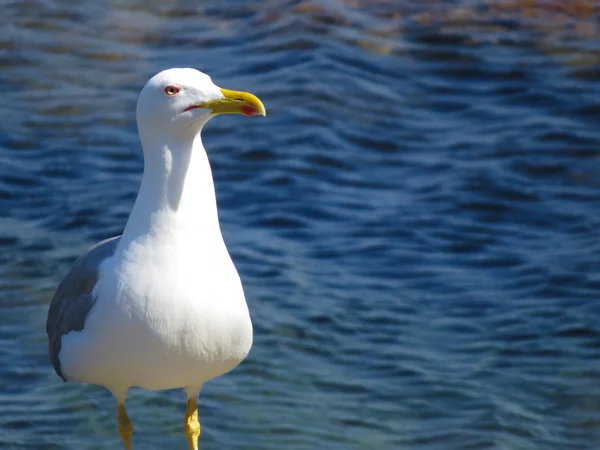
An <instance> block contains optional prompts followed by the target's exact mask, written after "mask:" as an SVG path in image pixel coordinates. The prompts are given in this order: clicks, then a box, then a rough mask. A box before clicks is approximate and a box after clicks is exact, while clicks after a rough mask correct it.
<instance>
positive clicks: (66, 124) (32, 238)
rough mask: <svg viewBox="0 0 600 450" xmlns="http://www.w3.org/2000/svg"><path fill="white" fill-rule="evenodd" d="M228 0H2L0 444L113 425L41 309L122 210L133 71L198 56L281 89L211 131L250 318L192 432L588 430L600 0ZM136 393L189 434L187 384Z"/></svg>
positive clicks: (61, 444) (599, 260) (286, 437)
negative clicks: (67, 373)
mask: <svg viewBox="0 0 600 450" xmlns="http://www.w3.org/2000/svg"><path fill="white" fill-rule="evenodd" d="M196 3H198V4H200V5H202V6H198V5H196ZM224 3H225V2H217V1H212V2H192V1H189V2H187V1H183V0H181V1H177V0H171V1H160V2H159V1H142V0H122V1H117V0H105V1H91V0H85V1H80V2H70V1H66V0H47V1H46V0H44V1H42V0H22V1H21V0H4V2H2V4H1V5H0V10H1V14H0V25H1V28H0V30H1V31H0V81H1V82H2V87H3V89H2V101H1V102H0V131H1V133H0V214H1V217H2V220H1V221H0V242H1V245H2V252H1V253H0V261H1V264H0V448H6V449H104V448H119V446H120V439H119V437H118V434H117V433H116V418H115V414H114V408H115V406H114V402H113V400H112V399H111V397H110V395H109V394H108V393H106V392H105V391H104V390H102V389H100V388H96V387H93V386H86V385H78V384H73V383H67V384H63V383H61V381H60V379H59V378H58V377H57V376H56V375H55V374H54V372H53V370H52V367H51V365H50V363H49V361H48V358H47V353H46V352H47V350H46V349H47V344H46V336H45V324H44V322H45V317H46V311H47V307H48V304H49V302H50V299H51V297H52V294H53V291H54V289H55V287H56V285H57V283H58V281H59V280H60V278H61V277H62V275H63V274H64V273H65V271H66V270H67V269H68V267H69V265H70V264H71V262H72V261H73V259H74V258H75V257H76V256H77V255H78V254H79V253H80V252H81V251H82V250H83V249H85V248H86V247H87V246H88V245H89V244H91V243H93V242H95V241H98V240H100V239H102V238H105V237H108V236H112V235H115V234H118V233H120V232H121V231H122V229H123V226H124V224H125V221H126V219H127V215H128V212H129V210H130V208H131V206H132V204H133V201H134V199H135V195H136V192H137V189H138V185H139V181H140V174H141V170H142V158H141V152H140V145H139V142H138V139H137V132H136V127H135V117H134V108H135V101H136V98H137V94H138V92H139V90H140V88H141V86H142V85H143V84H144V82H145V81H146V80H147V79H148V77H150V76H151V75H152V74H154V73H156V72H157V71H159V70H161V69H164V68H168V67H173V66H192V67H197V68H199V69H202V70H204V71H206V72H208V73H210V74H211V75H212V77H213V79H214V80H215V81H216V82H217V83H218V84H220V85H222V86H226V87H231V88H238V89H244V90H249V91H251V92H255V93H256V94H257V95H259V96H260V97H261V98H262V99H263V101H264V103H265V105H266V107H267V111H268V113H269V115H268V116H267V118H266V119H264V120H259V119H253V120H244V119H243V118H240V117H220V118H218V119H216V120H214V121H212V122H211V123H210V125H209V126H208V127H207V128H208V129H207V130H206V133H205V134H206V138H205V144H206V146H207V148H208V149H209V154H210V158H211V161H212V165H213V169H214V173H215V179H216V187H217V194H218V201H219V204H220V215H221V220H222V228H223V232H224V234H225V238H226V241H227V243H228V246H229V248H230V251H231V253H232V255H233V257H234V260H235V262H236V265H237V267H238V269H239V271H240V273H241V276H242V279H243V282H244V285H245V288H246V293H247V298H248V301H249V304H250V309H251V312H252V316H253V320H254V323H255V331H256V333H255V335H256V337H255V345H254V348H253V350H252V353H251V355H250V357H249V358H248V360H247V361H246V362H244V363H243V364H242V365H241V366H240V367H239V368H238V369H237V370H235V371H234V372H232V373H231V374H229V375H227V376H224V377H221V378H220V379H217V380H215V381H213V382H211V383H209V384H208V385H207V386H206V387H205V389H204V391H203V394H202V396H201V416H202V418H201V420H202V424H203V435H202V440H201V441H202V444H203V448H206V449H277V450H279V449H282V448H290V449H311V450H313V449H332V450H334V449H335V450H341V449H344V450H350V449H365V448H369V449H411V450H416V449H427V450H430V449H432V450H433V449H443V450H453V449H456V450H466V449H511V450H514V449H561V450H562V449H590V450H592V449H597V448H598V446H599V445H600V444H599V442H600V299H599V297H600V276H599V272H600V271H599V269H600V216H599V212H600V132H599V131H598V130H599V129H600V128H599V126H600V87H599V84H598V82H599V81H600V72H599V67H600V66H599V61H600V47H599V45H598V42H599V39H598V38H599V37H600V29H599V25H598V24H599V23H600V18H599V14H598V11H599V9H600V6H599V5H600V3H598V2H590V1H580V0H579V1H573V2H558V1H546V2H532V1H525V2H521V3H522V4H521V3H520V2H513V1H493V0H490V1H488V2H474V1H455V2H432V1H426V2H410V1H408V0H407V1H399V0H394V1H392V0H387V1H382V0H378V1H369V2H367V1H365V0H354V1H341V0H340V1H338V2H336V1H333V0H331V1H325V0H322V1H318V0H317V1H314V2H298V1H273V0H269V1H265V2H249V1H246V2H243V1H239V2H235V4H234V3H233V2H231V3H228V5H229V6H228V7H225V6H223V5H224ZM561 5H562V6H561ZM129 410H130V414H131V416H132V419H133V421H134V423H135V425H136V431H137V433H136V436H135V443H136V445H137V448H141V449H161V448H186V447H185V446H186V444H185V438H184V435H183V433H182V420H183V412H184V396H183V395H182V394H181V393H180V392H176V391H174V392H162V393H147V392H144V391H140V390H135V391H134V392H133V393H132V396H131V400H130V402H129Z"/></svg>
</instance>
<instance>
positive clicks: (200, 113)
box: [46, 68, 266, 450]
mask: <svg viewBox="0 0 600 450" xmlns="http://www.w3.org/2000/svg"><path fill="white" fill-rule="evenodd" d="M236 113H239V114H244V115H246V116H254V115H262V116H264V115H265V114H266V113H265V107H264V105H263V104H262V102H261V101H260V100H259V99H258V98H257V97H256V96H254V95H252V94H249V93H247V92H238V91H232V90H228V89H221V88H219V87H217V86H216V85H215V84H214V83H213V82H212V80H211V78H210V77H209V76H208V75H206V74H204V73H202V72H200V71H198V70H195V69H190V68H176V69H168V70H165V71H162V72H160V73H158V74H156V75H154V76H153V77H152V78H151V79H150V80H149V81H148V82H147V83H146V85H145V86H144V87H143V89H142V91H141V93H140V96H139V98H138V102H137V108H136V117H137V125H138V132H139V136H140V141H141V144H142V147H143V153H144V173H143V176H142V181H141V185H140V189H139V193H138V196H137V199H136V201H135V204H134V206H133V209H132V211H131V214H130V216H129V219H128V220H127V224H126V226H125V229H124V231H123V234H122V235H121V236H115V237H112V238H110V239H106V240H104V241H102V242H99V243H97V244H96V245H94V246H92V247H91V248H90V249H89V250H88V251H87V252H85V253H84V254H82V255H81V256H80V257H79V258H78V259H77V260H76V261H75V262H74V264H73V266H72V267H71V269H70V270H69V272H68V273H67V274H66V276H65V277H64V278H63V280H62V281H61V283H60V284H59V286H58V289H57V291H56V293H55V295H54V298H53V299H52V302H51V304H50V308H49V311H48V319H47V322H46V331H47V333H48V342H49V354H50V360H51V361H52V365H53V366H54V370H55V371H56V373H57V374H58V375H59V376H60V377H61V378H62V379H63V380H64V381H67V380H70V381H71V380H72V381H77V382H84V383H91V384H96V385H100V386H104V387H106V388H107V389H109V390H110V392H112V394H113V396H114V398H115V400H116V402H117V418H118V424H119V433H120V435H121V438H122V440H123V444H124V447H125V449H126V450H131V449H132V448H133V444H132V436H133V425H132V423H131V420H130V419H129V416H128V415H127V411H126V409H125V402H126V400H127V394H128V391H129V389H130V388H131V387H135V386H137V387H141V388H143V389H148V390H152V391H158V390H165V389H175V388H183V389H184V390H185V393H186V394H187V408H186V412H185V419H184V430H185V433H186V436H187V440H188V444H189V448H190V449H192V450H197V449H198V438H199V437H200V423H199V421H198V395H199V394H200V390H201V388H202V386H203V385H204V383H205V382H207V381H209V380H211V379H213V378H215V377H218V376H220V375H223V374H225V373H227V372H229V371H230V370H232V369H234V368H235V367H236V366H237V365H238V364H240V362H242V360H244V358H245V357H246V356H247V354H248V352H249V351H250V348H251V346H252V322H251V320H250V314H249V311H248V306H247V304H246V299H245V297H244V291H243V288H242V283H241V280H240V277H239V275H238V272H237V270H236V268H235V266H234V264H233V262H232V260H231V257H230V255H229V252H228V251H227V248H226V246H225V242H224V240H223V236H222V234H221V230H220V226H219V218H218V215H217V202H216V198H215V188H214V183H213V178H212V172H211V169H210V164H209V160H208V156H207V154H206V151H205V150H204V146H203V145H202V138H201V131H202V128H203V127H204V125H205V124H206V123H207V122H208V121H209V120H210V119H211V118H212V117H214V116H215V115H217V114H236Z"/></svg>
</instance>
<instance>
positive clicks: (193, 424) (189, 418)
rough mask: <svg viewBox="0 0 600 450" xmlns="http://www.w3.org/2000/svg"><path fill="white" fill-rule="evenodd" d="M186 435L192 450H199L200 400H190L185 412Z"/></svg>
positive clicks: (195, 398)
mask: <svg viewBox="0 0 600 450" xmlns="http://www.w3.org/2000/svg"><path fill="white" fill-rule="evenodd" d="M185 435H186V436H187V440H188V444H189V446H190V450H198V438H199V437H200V422H198V398H197V397H196V396H193V397H191V398H188V401H187V408H186V410H185Z"/></svg>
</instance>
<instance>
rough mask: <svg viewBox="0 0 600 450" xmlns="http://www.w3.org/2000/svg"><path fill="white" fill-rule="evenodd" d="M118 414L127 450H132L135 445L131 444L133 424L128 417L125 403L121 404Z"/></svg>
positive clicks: (120, 432) (120, 429)
mask: <svg viewBox="0 0 600 450" xmlns="http://www.w3.org/2000/svg"><path fill="white" fill-rule="evenodd" d="M117 414H118V417H119V434H120V435H121V438H122V439H123V444H124V445H125V450H132V449H133V444H132V442H131V436H133V424H132V423H131V419H129V416H128V415H127V411H126V410H125V403H119V410H118V412H117Z"/></svg>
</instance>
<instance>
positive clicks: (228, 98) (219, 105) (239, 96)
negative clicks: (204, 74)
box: [194, 89, 267, 116]
mask: <svg viewBox="0 0 600 450" xmlns="http://www.w3.org/2000/svg"><path fill="white" fill-rule="evenodd" d="M221 92H222V93H223V96H224V98H221V99H219V100H212V101H210V102H206V103H202V104H200V105H195V106H194V107H196V108H208V109H211V110H212V112H213V113H214V114H244V115H246V116H255V115H257V114H260V115H261V116H265V115H267V112H266V110H265V105H263V103H262V102H261V101H260V100H259V98H258V97H257V96H256V95H253V94H250V93H248V92H239V91H230V90H229V89H221Z"/></svg>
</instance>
